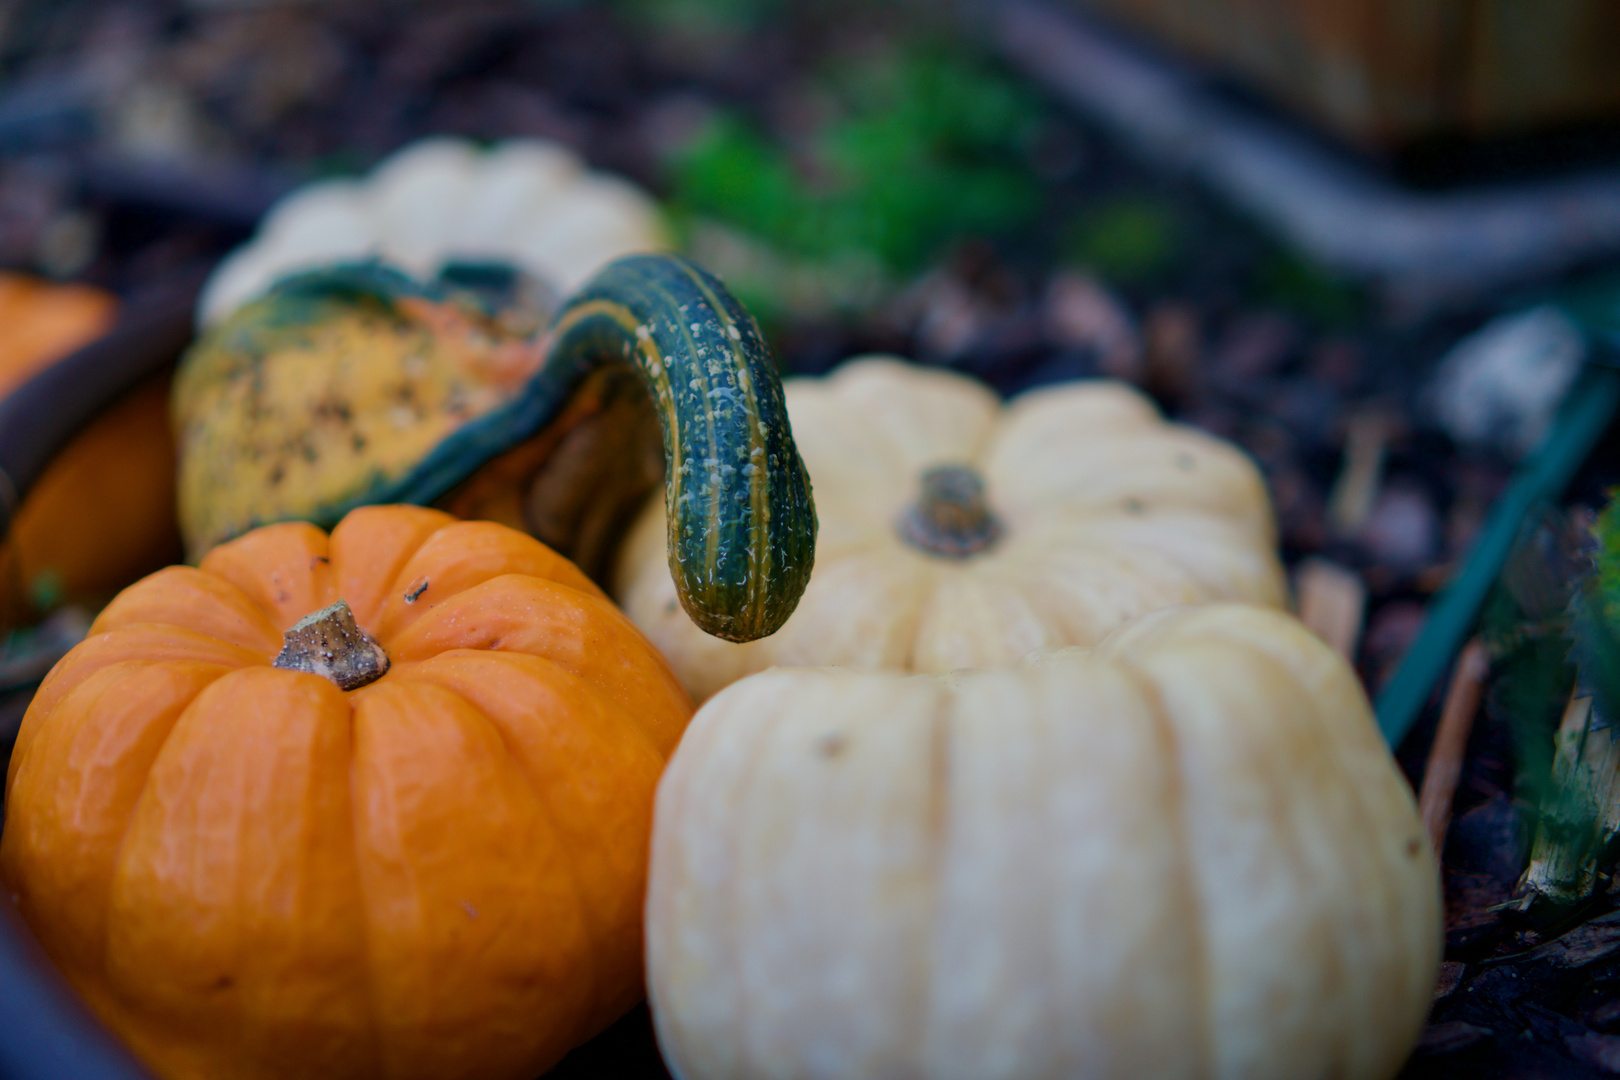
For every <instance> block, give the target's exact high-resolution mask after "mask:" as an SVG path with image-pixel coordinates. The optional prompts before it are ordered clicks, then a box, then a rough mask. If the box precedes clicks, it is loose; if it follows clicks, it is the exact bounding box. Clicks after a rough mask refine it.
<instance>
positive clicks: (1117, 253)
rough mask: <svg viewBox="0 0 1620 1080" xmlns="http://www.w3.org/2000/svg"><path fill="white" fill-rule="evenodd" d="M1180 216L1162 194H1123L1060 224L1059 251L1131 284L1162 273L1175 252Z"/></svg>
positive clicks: (1176, 249)
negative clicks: (1061, 235) (1063, 226)
mask: <svg viewBox="0 0 1620 1080" xmlns="http://www.w3.org/2000/svg"><path fill="white" fill-rule="evenodd" d="M1180 231H1181V229H1180V222H1179V221H1178V220H1177V217H1176V212H1175V209H1174V207H1172V206H1171V205H1170V204H1169V203H1168V202H1166V201H1164V200H1162V199H1153V198H1144V197H1124V198H1118V199H1114V200H1112V201H1109V202H1106V203H1103V204H1102V205H1100V206H1094V207H1088V208H1086V209H1085V210H1082V211H1080V212H1079V213H1077V214H1076V215H1075V216H1074V217H1073V218H1072V219H1071V220H1070V221H1069V223H1068V224H1067V225H1066V226H1065V228H1064V235H1063V240H1062V257H1063V259H1064V260H1065V261H1066V262H1070V263H1074V264H1076V265H1079V266H1083V267H1085V268H1086V269H1088V270H1091V271H1093V272H1094V273H1096V274H1098V275H1100V276H1101V277H1103V278H1105V279H1107V280H1109V281H1115V282H1119V283H1121V284H1127V285H1133V284H1138V283H1142V282H1145V281H1149V280H1151V279H1153V278H1154V277H1156V276H1157V275H1159V274H1161V273H1163V272H1164V271H1165V270H1166V269H1168V268H1169V266H1170V265H1171V264H1172V263H1173V262H1174V261H1175V259H1176V256H1177V255H1178V254H1179V253H1180V246H1181V236H1180Z"/></svg>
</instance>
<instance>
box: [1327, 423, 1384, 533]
mask: <svg viewBox="0 0 1620 1080" xmlns="http://www.w3.org/2000/svg"><path fill="white" fill-rule="evenodd" d="M1389 429H1390V423H1389V417H1388V416H1386V415H1385V413H1384V411H1383V410H1382V409H1379V408H1371V409H1362V410H1360V411H1358V412H1356V413H1355V414H1354V415H1352V416H1351V417H1350V423H1349V430H1348V431H1346V432H1345V437H1344V466H1343V468H1341V469H1340V470H1339V476H1338V479H1336V480H1335V481H1334V483H1333V490H1332V492H1330V493H1329V495H1328V506H1327V517H1328V524H1330V525H1332V526H1333V528H1334V530H1335V531H1337V532H1338V533H1339V534H1340V535H1341V536H1354V535H1355V534H1356V533H1358V532H1360V531H1361V527H1362V526H1363V525H1365V524H1367V518H1368V517H1370V516H1371V515H1372V508H1373V504H1374V503H1375V502H1377V501H1378V490H1379V488H1380V487H1381V486H1382V484H1383V478H1384V451H1385V448H1386V447H1387V446H1388V445H1389V435H1390V430H1389Z"/></svg>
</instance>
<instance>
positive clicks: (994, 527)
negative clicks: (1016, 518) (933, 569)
mask: <svg viewBox="0 0 1620 1080" xmlns="http://www.w3.org/2000/svg"><path fill="white" fill-rule="evenodd" d="M921 487H922V491H921V493H920V494H919V495H918V497H917V501H916V503H915V504H913V505H912V506H911V507H910V508H909V509H907V510H906V513H905V516H903V517H902V518H901V519H900V537H901V539H903V540H905V541H906V543H908V544H910V545H911V546H912V547H915V548H919V549H921V550H923V551H926V552H928V553H929V554H931V555H943V556H945V557H947V558H952V559H965V558H967V557H968V556H969V555H977V554H978V553H979V552H981V551H984V550H985V549H987V548H989V547H990V546H991V545H992V544H994V543H995V542H996V540H998V539H999V538H1000V537H1001V532H1002V529H1001V522H1000V521H998V520H997V519H996V516H995V515H994V514H992V513H991V512H990V504H989V502H988V501H986V499H985V497H984V478H983V477H981V476H980V475H979V474H978V473H977V472H976V471H975V470H974V469H973V468H972V467H971V466H968V465H938V466H935V467H934V468H932V469H929V470H928V471H927V472H925V473H923V475H922V484H921Z"/></svg>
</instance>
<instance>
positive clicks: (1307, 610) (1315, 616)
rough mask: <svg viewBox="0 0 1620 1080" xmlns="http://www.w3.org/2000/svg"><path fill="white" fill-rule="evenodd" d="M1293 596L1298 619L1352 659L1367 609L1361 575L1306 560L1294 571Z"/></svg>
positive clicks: (1336, 650)
mask: <svg viewBox="0 0 1620 1080" xmlns="http://www.w3.org/2000/svg"><path fill="white" fill-rule="evenodd" d="M1294 596H1295V599H1296V601H1297V603H1298V605H1299V618H1300V621H1301V622H1303V623H1304V624H1305V625H1306V626H1308V627H1310V628H1311V630H1312V631H1313V632H1315V634H1316V636H1317V637H1319V638H1321V639H1322V640H1323V641H1325V642H1327V643H1328V644H1329V645H1331V646H1333V649H1334V651H1335V652H1337V653H1338V654H1339V655H1340V656H1342V657H1344V658H1345V659H1346V660H1349V661H1351V662H1354V660H1355V656H1356V646H1357V645H1358V644H1360V641H1361V621H1362V617H1363V615H1364V614H1365V612H1366V608H1367V586H1366V585H1364V584H1363V583H1362V580H1361V576H1360V575H1359V574H1357V573H1356V572H1355V571H1354V570H1350V569H1347V568H1345V567H1343V566H1340V565H1339V564H1338V563H1335V562H1330V561H1329V560H1327V559H1306V560H1305V561H1304V562H1302V563H1301V564H1300V566H1299V569H1298V570H1297V571H1296V572H1295V574H1294Z"/></svg>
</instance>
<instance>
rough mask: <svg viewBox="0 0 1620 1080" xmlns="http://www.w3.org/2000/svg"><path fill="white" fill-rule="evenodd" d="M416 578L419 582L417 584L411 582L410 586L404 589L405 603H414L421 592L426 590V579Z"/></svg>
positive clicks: (420, 596)
mask: <svg viewBox="0 0 1620 1080" xmlns="http://www.w3.org/2000/svg"><path fill="white" fill-rule="evenodd" d="M417 580H418V582H419V583H418V584H413V585H412V586H411V587H410V588H408V589H406V590H405V602H406V603H407V604H414V603H416V602H417V601H418V600H420V599H421V598H422V594H423V593H425V592H427V588H428V579H427V578H419V579H417Z"/></svg>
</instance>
